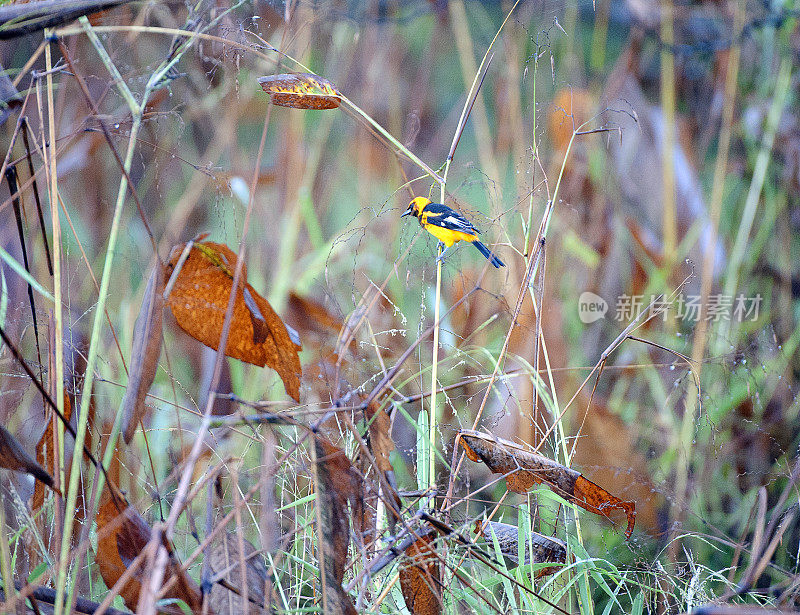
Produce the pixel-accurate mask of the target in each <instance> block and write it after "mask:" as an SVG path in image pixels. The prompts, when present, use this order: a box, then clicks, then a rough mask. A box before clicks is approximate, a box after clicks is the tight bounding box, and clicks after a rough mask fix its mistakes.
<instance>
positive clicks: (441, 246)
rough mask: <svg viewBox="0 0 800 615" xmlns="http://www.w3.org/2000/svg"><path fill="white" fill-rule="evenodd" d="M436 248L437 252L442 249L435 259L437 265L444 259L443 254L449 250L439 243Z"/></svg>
mask: <svg viewBox="0 0 800 615" xmlns="http://www.w3.org/2000/svg"><path fill="white" fill-rule="evenodd" d="M437 247H438V249H439V250H442V248H444V249H443V250H442V251H441V252H439V256H437V257H436V262H437V263H438V262H439V261H440V260H442V259H443V258H444V253H445V252H447V250H449V248H448V247H446V246H445V245H444V244H443V243H442V242H441V241H440V242H439V245H438V246H437Z"/></svg>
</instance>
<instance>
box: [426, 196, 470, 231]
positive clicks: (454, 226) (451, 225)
mask: <svg viewBox="0 0 800 615" xmlns="http://www.w3.org/2000/svg"><path fill="white" fill-rule="evenodd" d="M424 213H426V214H428V216H427V218H426V220H427V222H428V223H429V224H434V225H436V226H441V227H442V228H446V229H450V230H451V231H461V232H462V233H470V234H474V233H480V231H479V230H478V229H476V228H475V227H474V226H472V222H470V221H469V220H467V219H466V218H465V217H464V216H462V215H461V214H460V213H458V212H457V211H454V210H452V209H450V208H449V207H448V206H447V205H442V204H440V203H429V204H428V205H427V206H426V207H425V211H424Z"/></svg>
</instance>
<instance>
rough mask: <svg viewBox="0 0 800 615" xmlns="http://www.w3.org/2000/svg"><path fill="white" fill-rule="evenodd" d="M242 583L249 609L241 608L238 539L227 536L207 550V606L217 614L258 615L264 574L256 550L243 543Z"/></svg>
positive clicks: (263, 568) (242, 595) (258, 552)
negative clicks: (209, 578)
mask: <svg viewBox="0 0 800 615" xmlns="http://www.w3.org/2000/svg"><path fill="white" fill-rule="evenodd" d="M243 542H244V560H245V564H244V565H245V582H246V583H247V601H248V603H249V608H248V609H247V610H245V609H244V608H243V606H242V600H243V598H244V593H243V591H242V573H241V569H240V562H239V536H238V535H237V534H227V535H226V536H225V537H224V539H223V540H221V541H220V542H219V543H218V544H217V545H216V546H215V547H214V548H213V549H212V551H211V555H210V561H211V570H212V571H213V572H214V577H213V578H212V583H213V585H212V587H211V594H210V596H209V603H210V605H211V609H212V610H213V611H214V613H216V614H217V615H242V614H244V613H249V614H250V615H256V614H258V613H261V611H262V605H264V587H265V583H266V580H267V576H268V572H267V567H266V565H265V564H264V560H263V558H262V556H261V553H260V551H258V550H256V548H255V547H254V546H253V545H252V544H250V542H248V541H247V540H244V541H243Z"/></svg>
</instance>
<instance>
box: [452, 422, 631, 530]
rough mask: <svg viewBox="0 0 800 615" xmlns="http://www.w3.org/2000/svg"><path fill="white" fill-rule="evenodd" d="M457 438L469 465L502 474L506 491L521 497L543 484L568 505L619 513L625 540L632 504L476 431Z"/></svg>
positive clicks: (571, 472)
mask: <svg viewBox="0 0 800 615" xmlns="http://www.w3.org/2000/svg"><path fill="white" fill-rule="evenodd" d="M457 438H458V440H459V441H460V442H461V446H462V447H463V448H464V451H465V452H466V454H467V457H469V458H470V459H471V460H472V461H476V462H477V461H483V463H485V464H486V466H487V467H488V468H489V469H490V470H491V471H492V472H494V473H495V474H503V475H504V476H505V479H506V485H507V487H508V489H509V490H510V491H514V492H515V493H525V492H526V491H528V490H529V489H531V488H532V487H533V486H534V485H537V484H541V483H545V484H547V485H548V486H549V487H550V488H551V489H553V490H554V491H555V492H556V493H557V494H558V495H560V496H561V497H563V498H564V499H565V500H567V501H568V502H571V503H573V504H576V505H577V506H580V507H581V508H584V509H586V510H588V511H590V512H593V513H595V514H598V515H603V516H606V517H607V516H608V513H609V511H610V510H612V509H619V510H621V511H623V512H624V513H625V516H626V517H627V519H628V527H627V529H626V530H625V536H626V538H630V536H631V533H633V526H634V523H635V522H636V508H635V504H634V502H623V501H622V500H620V499H619V498H618V497H616V496H614V495H611V494H610V493H609V492H608V491H606V490H605V489H603V488H602V487H600V486H599V485H596V484H595V483H593V482H592V481H590V480H587V479H585V478H584V477H583V476H582V475H581V473H580V472H577V471H576V470H573V469H572V468H568V467H566V466H563V465H561V464H560V463H556V462H555V461H553V460H552V459H548V458H547V457H543V456H542V455H537V454H536V453H531V452H530V451H526V450H525V449H523V448H521V447H520V446H518V445H517V444H514V443H513V442H509V441H508V440H503V439H501V438H495V437H494V436H490V435H488V434H484V433H481V432H479V431H472V430H464V431H461V432H459V434H458V436H457Z"/></svg>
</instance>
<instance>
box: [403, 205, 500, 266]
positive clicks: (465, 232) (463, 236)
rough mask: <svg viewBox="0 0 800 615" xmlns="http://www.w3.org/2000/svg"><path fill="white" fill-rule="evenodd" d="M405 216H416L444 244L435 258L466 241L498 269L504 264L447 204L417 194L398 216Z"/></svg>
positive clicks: (467, 223) (462, 217) (469, 223)
mask: <svg viewBox="0 0 800 615" xmlns="http://www.w3.org/2000/svg"><path fill="white" fill-rule="evenodd" d="M405 216H414V217H415V218H417V219H418V220H419V224H420V226H421V227H422V228H424V229H425V230H426V231H428V232H429V233H430V234H431V235H433V236H434V237H436V239H438V240H439V243H442V244H444V246H445V248H444V250H443V251H442V253H441V254H440V255H439V257H438V258H437V259H436V260H439V259H441V258H442V257H443V256H444V253H445V252H447V249H448V248H449V247H450V246H452V245H453V244H454V243H457V242H459V241H468V242H470V243H471V244H472V245H473V246H475V247H476V248H478V251H479V252H480V253H481V254H483V255H484V256H485V257H486V258H487V259H488V260H489V262H490V263H492V265H494V266H495V267H497V268H498V269H499V268H500V267H505V266H506V265H505V263H504V262H503V261H501V260H500V259H499V258H497V256H495V255H494V253H493V252H492V251H491V250H490V249H489V248H487V247H486V246H485V245H483V244H482V243H481V242H480V241H478V233H480V231H479V230H478V229H476V228H475V227H474V226H472V222H470V221H469V220H467V219H466V218H465V217H464V216H462V215H461V214H460V213H458V212H457V211H453V210H452V209H450V208H449V207H447V205H442V204H441V203H431V201H430V199H426V198H425V197H424V196H418V197H417V198H415V199H414V200H413V201H411V203H409V205H408V209H406V211H405V213H404V214H403V215H402V216H400V217H401V218H404V217H405Z"/></svg>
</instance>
